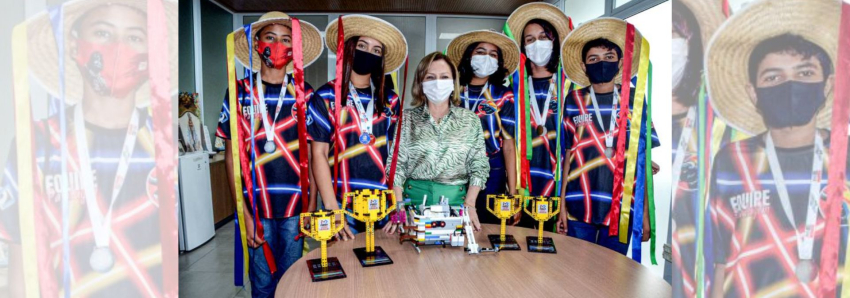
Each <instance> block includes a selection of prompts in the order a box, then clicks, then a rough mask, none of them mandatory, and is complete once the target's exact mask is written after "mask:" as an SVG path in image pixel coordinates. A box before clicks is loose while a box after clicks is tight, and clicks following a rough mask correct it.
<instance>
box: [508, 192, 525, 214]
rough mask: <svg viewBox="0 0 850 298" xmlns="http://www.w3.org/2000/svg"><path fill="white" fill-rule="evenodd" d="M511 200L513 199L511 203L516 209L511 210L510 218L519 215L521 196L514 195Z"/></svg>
mask: <svg viewBox="0 0 850 298" xmlns="http://www.w3.org/2000/svg"><path fill="white" fill-rule="evenodd" d="M513 198H514V200H513V203H514V206H516V207H515V208H513V209H514V210H512V211H511V216H514V215H516V214H517V213H519V212H520V211H521V210H522V198H523V196H521V195H515V196H513Z"/></svg>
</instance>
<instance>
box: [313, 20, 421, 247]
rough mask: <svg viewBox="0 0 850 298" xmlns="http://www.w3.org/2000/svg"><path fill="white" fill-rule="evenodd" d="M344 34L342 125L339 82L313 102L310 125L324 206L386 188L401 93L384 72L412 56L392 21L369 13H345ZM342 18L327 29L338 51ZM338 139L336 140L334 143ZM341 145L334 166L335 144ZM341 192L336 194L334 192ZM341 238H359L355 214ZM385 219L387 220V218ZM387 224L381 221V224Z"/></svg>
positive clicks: (320, 92)
mask: <svg viewBox="0 0 850 298" xmlns="http://www.w3.org/2000/svg"><path fill="white" fill-rule="evenodd" d="M342 21H343V32H344V33H345V36H344V40H345V45H344V46H345V49H344V54H343V58H344V63H345V64H344V65H343V68H342V86H340V87H341V89H342V94H344V96H343V98H342V99H341V102H342V104H341V107H343V108H342V110H341V111H340V115H341V119H342V123H339V124H335V123H334V114H335V113H336V111H335V109H336V107H334V105H335V104H334V100H335V93H334V84H335V81H330V82H328V83H327V84H325V85H324V86H322V87H321V88H319V90H317V91H316V96H314V97H313V99H312V100H311V101H310V107H309V113H310V115H312V116H313V118H314V120H315V121H313V123H312V125H310V127H309V132H310V135H311V136H312V138H313V140H312V144H313V145H312V146H313V173H314V175H315V177H316V180H314V181H315V182H316V185H317V186H318V189H319V193H320V194H321V196H322V203H324V208H325V209H328V210H335V209H339V208H340V206H341V202H342V195H343V194H345V193H348V192H353V191H356V190H361V189H387V174H386V171H385V170H386V168H387V167H388V166H389V165H387V164H386V163H385V161H386V160H387V156H388V151H389V150H391V149H390V147H389V146H387V144H389V143H390V141H391V140H392V139H393V137H394V136H395V133H396V129H395V121H396V119H397V115H398V111H399V108H401V107H399V106H398V96H396V94H395V92H393V91H392V89H390V88H388V87H387V81H386V76H385V74H388V73H391V72H393V71H395V70H396V69H398V68H399V67H401V66H402V64H403V63H404V60H405V58H406V57H407V41H406V40H405V39H404V36H403V35H402V34H401V31H399V30H398V28H396V27H394V26H393V25H392V24H390V23H388V22H386V21H384V20H381V19H378V18H375V17H371V16H366V15H356V14H355V15H347V16H343V17H342ZM338 27H339V24H338V20H334V21H333V22H331V23H330V24H329V25H328V27H327V29H326V30H325V32H326V33H325V34H326V36H325V40H326V42H327V45H328V49H329V50H330V51H331V52H332V53H336V51H337V30H338ZM334 139H336V140H337V141H336V142H335V141H334ZM333 146H340V148H339V158H340V159H341V160H342V162H341V163H340V164H339V165H335V164H334V163H333V162H331V161H332V160H333V158H334V155H335V154H334V147H333ZM334 166H339V181H338V182H337V188H336V189H335V188H334V185H333V183H334V174H333V168H334ZM335 190H336V193H335ZM346 219H347V220H348V224H347V225H346V227H345V228H344V229H343V230H342V231H340V233H339V235H337V236H338V238H340V239H342V240H348V239H354V233H357V232H358V231H365V225H364V224H363V223H362V222H357V221H355V220H354V219H353V218H351V217H348V216H347V217H346ZM383 222H386V219H385V220H384V221H383ZM382 224H383V223H379V227H380V226H381V225H382Z"/></svg>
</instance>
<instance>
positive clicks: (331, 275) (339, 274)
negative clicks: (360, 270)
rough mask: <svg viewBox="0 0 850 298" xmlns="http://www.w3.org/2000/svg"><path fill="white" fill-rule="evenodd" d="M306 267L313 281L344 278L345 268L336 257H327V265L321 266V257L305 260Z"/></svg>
mask: <svg viewBox="0 0 850 298" xmlns="http://www.w3.org/2000/svg"><path fill="white" fill-rule="evenodd" d="M307 269H308V270H310V278H311V279H313V282H317V281H326V280H332V279H340V278H345V277H346V276H345V270H342V264H340V263H339V260H338V259H337V258H328V267H324V268H322V259H312V260H307Z"/></svg>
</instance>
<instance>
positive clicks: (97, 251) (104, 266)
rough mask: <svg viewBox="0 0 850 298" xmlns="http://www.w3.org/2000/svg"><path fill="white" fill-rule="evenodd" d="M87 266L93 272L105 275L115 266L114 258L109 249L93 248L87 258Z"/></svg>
mask: <svg viewBox="0 0 850 298" xmlns="http://www.w3.org/2000/svg"><path fill="white" fill-rule="evenodd" d="M89 265H91V268H92V269H94V271H97V272H100V273H106V272H109V270H112V266H113V265H115V258H114V257H113V256H112V251H110V250H109V247H95V248H94V251H92V253H91V257H90V258H89Z"/></svg>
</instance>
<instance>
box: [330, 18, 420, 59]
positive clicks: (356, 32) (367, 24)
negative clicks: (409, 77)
mask: <svg viewBox="0 0 850 298" xmlns="http://www.w3.org/2000/svg"><path fill="white" fill-rule="evenodd" d="M338 21H339V19H334V20H333V21H331V23H330V24H328V27H327V28H326V29H325V44H327V46H328V50H329V51H330V52H331V53H334V54H336V46H337V36H336V35H337V28H339V25H338V24H337V22H338ZM342 21H343V26H344V29H343V31H345V32H344V33H345V35H344V37H343V38H345V40H348V39H349V38H351V37H352V36H366V37H371V38H374V39H376V40H378V41H379V42H381V44H383V45H384V48H385V49H386V50H385V51H384V72H385V73H392V72H394V71H396V70H398V69H399V67H401V66H402V65H403V64H404V60H405V59H406V58H407V39H405V38H404V34H401V31H399V30H398V28H396V27H395V26H393V25H392V24H390V23H389V22H387V21H384V20H382V19H379V18H376V17H373V16H367V15H362V14H352V15H346V16H343V17H342Z"/></svg>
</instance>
